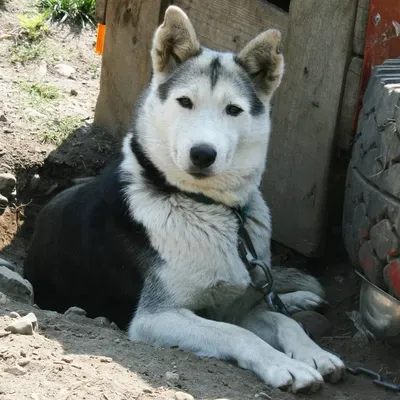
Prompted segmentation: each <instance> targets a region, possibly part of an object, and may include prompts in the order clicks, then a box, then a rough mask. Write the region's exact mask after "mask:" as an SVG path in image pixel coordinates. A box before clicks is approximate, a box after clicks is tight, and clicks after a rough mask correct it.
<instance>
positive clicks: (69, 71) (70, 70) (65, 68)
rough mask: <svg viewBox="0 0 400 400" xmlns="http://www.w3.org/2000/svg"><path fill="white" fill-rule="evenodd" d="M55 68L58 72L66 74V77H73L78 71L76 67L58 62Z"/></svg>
mask: <svg viewBox="0 0 400 400" xmlns="http://www.w3.org/2000/svg"><path fill="white" fill-rule="evenodd" d="M54 68H55V69H56V71H57V73H58V74H60V75H62V76H65V77H66V78H71V76H72V75H74V74H75V72H76V70H75V68H74V67H71V66H70V65H67V64H57V65H56V66H55V67H54Z"/></svg>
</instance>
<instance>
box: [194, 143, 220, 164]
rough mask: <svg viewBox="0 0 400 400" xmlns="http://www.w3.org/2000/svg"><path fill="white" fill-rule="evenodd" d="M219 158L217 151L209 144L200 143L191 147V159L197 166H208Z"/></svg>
mask: <svg viewBox="0 0 400 400" xmlns="http://www.w3.org/2000/svg"><path fill="white" fill-rule="evenodd" d="M216 158H217V152H216V151H215V149H214V148H213V147H211V146H209V145H208V144H199V145H197V146H193V147H192V148H191V149H190V159H191V160H192V163H193V165H194V166H195V167H197V168H201V169H203V168H208V167H209V166H211V165H212V164H213V163H214V161H215V159H216Z"/></svg>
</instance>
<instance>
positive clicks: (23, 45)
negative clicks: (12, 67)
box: [10, 41, 44, 64]
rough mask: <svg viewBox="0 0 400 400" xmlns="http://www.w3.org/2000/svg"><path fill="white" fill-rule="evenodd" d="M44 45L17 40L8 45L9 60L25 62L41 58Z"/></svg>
mask: <svg viewBox="0 0 400 400" xmlns="http://www.w3.org/2000/svg"><path fill="white" fill-rule="evenodd" d="M43 54H44V46H43V45H42V44H41V43H34V42H27V41H19V42H17V43H16V44H14V45H12V46H11V47H10V61H11V62H12V63H17V62H18V63H22V64H26V63H29V62H31V61H34V60H37V59H39V58H41V57H42V56H43Z"/></svg>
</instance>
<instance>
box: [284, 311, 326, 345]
mask: <svg viewBox="0 0 400 400" xmlns="http://www.w3.org/2000/svg"><path fill="white" fill-rule="evenodd" d="M292 318H293V319H294V320H295V321H297V322H300V323H301V324H302V325H303V327H304V329H306V331H307V332H308V333H309V334H310V335H311V337H312V338H313V339H314V340H317V339H320V338H322V337H323V336H326V335H327V334H328V333H329V332H330V331H331V329H332V324H331V323H330V321H329V320H328V319H327V318H326V317H325V316H324V315H322V314H320V313H317V312H315V311H300V312H297V313H295V314H293V315H292Z"/></svg>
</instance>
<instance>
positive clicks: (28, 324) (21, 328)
mask: <svg viewBox="0 0 400 400" xmlns="http://www.w3.org/2000/svg"><path fill="white" fill-rule="evenodd" d="M37 328H38V323H37V318H36V315H35V314H34V313H29V314H28V315H25V317H22V318H19V319H17V320H15V321H14V322H12V323H11V324H10V325H8V326H7V327H6V329H5V330H6V331H8V332H11V333H16V334H20V335H33V332H34V331H36V330H37Z"/></svg>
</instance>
